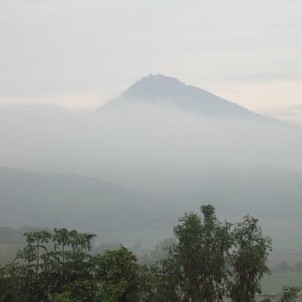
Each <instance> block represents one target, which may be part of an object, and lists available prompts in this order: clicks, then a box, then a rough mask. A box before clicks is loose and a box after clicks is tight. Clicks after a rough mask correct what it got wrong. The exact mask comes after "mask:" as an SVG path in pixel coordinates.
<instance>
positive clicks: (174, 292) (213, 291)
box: [162, 205, 232, 302]
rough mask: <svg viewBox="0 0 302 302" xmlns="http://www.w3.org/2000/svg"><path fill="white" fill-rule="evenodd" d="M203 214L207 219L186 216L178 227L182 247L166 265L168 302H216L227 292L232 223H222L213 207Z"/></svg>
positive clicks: (172, 251) (175, 248) (175, 249)
mask: <svg viewBox="0 0 302 302" xmlns="http://www.w3.org/2000/svg"><path fill="white" fill-rule="evenodd" d="M201 212H202V214H203V218H201V217H200V216H199V215H197V214H196V213H188V214H187V213H186V214H185V215H184V217H182V218H180V219H179V222H180V223H179V224H178V225H177V226H176V227H175V228H174V234H175V236H176V238H177V240H178V244H177V245H175V246H173V247H171V248H170V249H169V256H168V257H167V258H166V259H164V260H163V262H162V268H163V278H164V279H165V282H163V284H166V289H167V296H170V300H169V299H168V300H167V301H178V300H179V301H193V302H194V301H207V302H212V301H217V299H221V297H222V296H223V294H224V293H225V285H226V281H227V278H228V264H227V259H228V253H229V249H230V247H231V246H232V237H231V236H230V233H229V230H230V227H231V224H229V223H221V222H220V221H218V219H217V218H216V215H215V208H214V207H213V206H211V205H205V206H202V207H201ZM176 299H177V300H176Z"/></svg>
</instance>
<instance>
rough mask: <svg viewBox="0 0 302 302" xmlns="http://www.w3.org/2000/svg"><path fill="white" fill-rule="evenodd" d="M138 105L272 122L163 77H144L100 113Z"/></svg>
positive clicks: (210, 115)
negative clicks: (152, 104)
mask: <svg viewBox="0 0 302 302" xmlns="http://www.w3.org/2000/svg"><path fill="white" fill-rule="evenodd" d="M138 102H139V103H141V104H143V103H156V104H160V105H161V104H162V105H165V106H171V107H174V108H178V109H181V110H184V111H187V112H191V113H195V114H200V115H203V116H206V117H217V118H239V119H260V120H270V119H268V118H265V117H263V116H261V115H259V114H256V113H254V112H252V111H250V110H248V109H246V108H244V107H242V106H239V105H237V104H235V103H232V102H230V101H227V100H225V99H223V98H221V97H218V96H216V95H214V94H212V93H209V92H207V91H205V90H203V89H200V88H197V87H194V86H190V85H186V84H184V83H182V82H180V81H179V80H177V79H175V78H172V77H167V76H163V75H161V74H157V75H153V74H151V75H148V76H146V77H143V78H142V79H140V80H139V81H137V82H135V83H134V84H133V85H131V86H130V87H129V88H128V89H127V90H126V91H125V92H123V93H122V94H121V95H120V96H119V97H117V98H115V99H113V100H112V101H110V102H109V103H107V104H106V105H105V106H103V107H101V108H100V109H99V110H100V111H101V110H102V109H103V108H110V107H111V108H112V107H113V108H117V107H119V106H123V105H124V104H130V105H131V104H137V103H138Z"/></svg>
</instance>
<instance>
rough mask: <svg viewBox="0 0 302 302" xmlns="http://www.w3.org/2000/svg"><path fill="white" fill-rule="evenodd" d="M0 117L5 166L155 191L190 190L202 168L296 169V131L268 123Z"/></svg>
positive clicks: (56, 113)
mask: <svg viewBox="0 0 302 302" xmlns="http://www.w3.org/2000/svg"><path fill="white" fill-rule="evenodd" d="M0 115H1V117H0V120H1V122H0V123H1V127H0V139H1V144H2V148H1V150H0V158H1V163H0V164H1V165H2V166H7V167H17V168H22V169H27V170H34V171H38V172H51V173H67V174H70V173H76V174H79V175H85V176H97V177H100V178H101V179H104V180H107V181H112V182H115V183H119V184H122V185H124V186H130V187H138V186H139V187H140V188H144V189H155V190H156V189H158V190H160V189H163V188H165V187H166V186H167V185H169V184H170V185H172V184H173V185H180V184H182V185H184V186H186V185H192V182H193V183H194V182H196V181H197V182H198V180H197V179H196V177H197V175H198V174H199V173H200V171H204V170H205V169H207V168H210V167H225V168H229V167H242V166H243V167H246V166H247V167H251V166H262V165H265V166H272V167H285V168H291V169H301V168H302V162H301V160H300V159H301V154H302V130H301V128H299V127H294V126H290V125H288V124H285V123H281V122H278V121H273V120H263V121H262V120H260V121H259V120H247V119H223V118H221V119H217V118H206V117H204V116H201V115H197V114H191V113H189V112H186V111H183V110H180V109H175V108H172V107H170V106H162V105H158V104H155V105H154V104H149V103H143V104H140V103H138V104H137V103H134V104H125V105H124V106H122V107H119V108H107V109H106V108H104V110H99V111H97V112H79V111H67V110H63V109H59V108H53V107H45V106H44V107H39V106H27V107H25V106H23V107H6V108H2V109H1V111H0ZM173 182H174V183H173Z"/></svg>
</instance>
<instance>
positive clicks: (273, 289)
mask: <svg viewBox="0 0 302 302" xmlns="http://www.w3.org/2000/svg"><path fill="white" fill-rule="evenodd" d="M261 285H262V292H264V293H280V292H282V288H283V286H284V285H290V286H297V287H302V273H273V274H272V275H270V276H268V275H266V276H264V278H263V280H262V282H261Z"/></svg>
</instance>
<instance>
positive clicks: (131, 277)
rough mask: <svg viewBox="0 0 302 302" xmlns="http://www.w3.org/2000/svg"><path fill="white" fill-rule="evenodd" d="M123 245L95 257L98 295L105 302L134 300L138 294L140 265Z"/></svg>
mask: <svg viewBox="0 0 302 302" xmlns="http://www.w3.org/2000/svg"><path fill="white" fill-rule="evenodd" d="M136 262H137V259H136V256H135V255H134V254H133V253H132V252H130V251H128V250H127V249H126V248H125V247H123V246H120V248H119V249H117V250H112V251H109V250H108V251H107V252H106V253H105V254H104V255H97V256H96V258H95V263H96V268H95V273H96V281H97V283H98V286H99V289H98V296H99V298H100V301H105V302H135V301H139V296H140V290H141V288H140V281H141V280H140V266H139V265H138V264H137V263H136Z"/></svg>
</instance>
